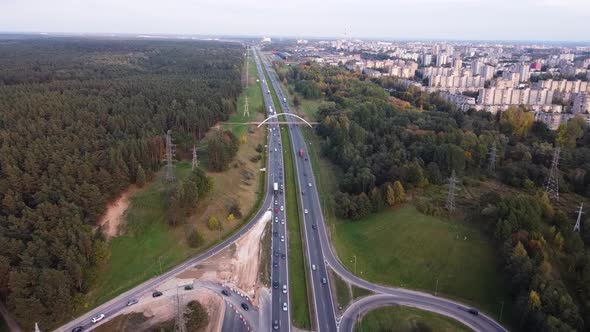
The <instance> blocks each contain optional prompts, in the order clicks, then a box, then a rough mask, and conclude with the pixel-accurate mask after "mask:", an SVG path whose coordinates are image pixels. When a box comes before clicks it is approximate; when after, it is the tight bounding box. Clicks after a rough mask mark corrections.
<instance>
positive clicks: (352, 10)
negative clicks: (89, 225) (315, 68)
mask: <svg viewBox="0 0 590 332" xmlns="http://www.w3.org/2000/svg"><path fill="white" fill-rule="evenodd" d="M0 32H97V33H151V34H157V33H162V34H164V33H165V34H201V35H254V36H259V35H270V36H294V37H318V36H319V37H343V36H344V34H345V32H346V33H347V34H348V35H349V36H353V37H373V38H391V39H491V40H559V41H590V0H192V1H191V0H0Z"/></svg>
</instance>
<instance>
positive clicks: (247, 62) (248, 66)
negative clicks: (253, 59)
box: [243, 46, 250, 116]
mask: <svg viewBox="0 0 590 332" xmlns="http://www.w3.org/2000/svg"><path fill="white" fill-rule="evenodd" d="M249 74H250V49H249V48H248V47H247V46H246V87H245V88H244V90H247V89H248V85H249V84H250V81H249V79H248V77H249ZM245 93H246V97H245V98H244V115H243V116H250V110H249V109H248V92H247V91H245Z"/></svg>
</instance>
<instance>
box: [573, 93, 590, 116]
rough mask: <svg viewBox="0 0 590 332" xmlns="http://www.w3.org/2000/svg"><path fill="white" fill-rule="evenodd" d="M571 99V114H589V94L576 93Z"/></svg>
mask: <svg viewBox="0 0 590 332" xmlns="http://www.w3.org/2000/svg"><path fill="white" fill-rule="evenodd" d="M573 99H574V106H573V107H572V114H588V113H590V94H588V93H577V94H576V95H575V96H574V98H573Z"/></svg>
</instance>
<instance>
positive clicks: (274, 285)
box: [272, 281, 279, 289]
mask: <svg viewBox="0 0 590 332" xmlns="http://www.w3.org/2000/svg"><path fill="white" fill-rule="evenodd" d="M272 288H274V289H279V282H278V281H275V282H273V283H272Z"/></svg>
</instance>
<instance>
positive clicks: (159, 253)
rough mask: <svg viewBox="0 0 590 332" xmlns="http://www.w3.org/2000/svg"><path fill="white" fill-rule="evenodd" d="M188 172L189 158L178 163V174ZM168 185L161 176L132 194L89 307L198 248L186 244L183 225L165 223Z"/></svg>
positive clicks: (91, 296) (124, 289)
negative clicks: (122, 229)
mask: <svg viewBox="0 0 590 332" xmlns="http://www.w3.org/2000/svg"><path fill="white" fill-rule="evenodd" d="M189 172H190V164H189V163H188V162H180V163H178V164H177V167H176V176H177V178H179V179H182V178H185V177H187V176H188V174H189ZM167 187H168V184H167V183H166V182H165V181H164V179H163V177H161V176H160V177H157V178H156V179H155V180H154V181H153V182H151V183H150V184H149V185H148V186H147V187H146V188H145V190H141V191H139V192H138V193H137V194H135V195H134V196H133V197H132V198H131V204H130V206H129V209H128V210H127V216H126V226H125V235H121V236H117V237H114V238H113V239H112V240H111V241H110V243H109V244H110V253H111V256H110V259H109V262H108V264H107V265H106V266H105V268H104V270H103V271H102V272H101V273H100V274H99V276H98V277H97V283H96V286H95V291H94V292H91V293H89V294H88V302H87V303H86V304H87V305H89V307H93V306H95V305H98V304H100V303H103V302H105V301H107V300H108V299H110V298H113V297H115V296H116V295H118V294H120V293H122V292H124V291H126V290H127V289H130V288H131V287H133V286H135V285H137V284H139V283H140V282H142V281H144V280H147V279H149V278H151V277H152V276H154V275H157V274H160V272H161V271H162V272H165V271H166V270H168V269H169V268H170V267H172V266H174V265H175V264H177V263H179V262H180V261H182V260H183V259H185V258H188V257H189V256H190V255H191V254H194V253H195V252H197V250H198V249H191V248H189V247H188V246H186V245H185V244H184V241H183V237H182V234H181V233H182V227H179V228H176V229H171V228H170V226H168V225H167V223H166V219H165V218H166V201H167V199H166V189H167Z"/></svg>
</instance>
